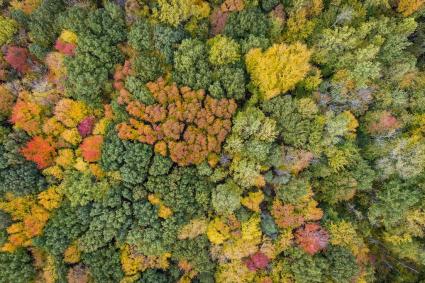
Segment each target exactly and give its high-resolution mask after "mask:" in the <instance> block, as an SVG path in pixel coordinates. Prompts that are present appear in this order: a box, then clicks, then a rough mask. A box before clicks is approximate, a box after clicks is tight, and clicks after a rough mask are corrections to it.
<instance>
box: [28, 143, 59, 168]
mask: <svg viewBox="0 0 425 283" xmlns="http://www.w3.org/2000/svg"><path fill="white" fill-rule="evenodd" d="M21 153H22V155H23V156H24V157H25V158H26V159H27V160H30V161H33V162H35V163H36V164H37V167H38V168H39V169H43V168H46V167H48V166H50V165H52V164H53V161H54V158H55V156H56V149H55V147H54V145H53V143H52V140H51V139H44V138H43V137H40V136H35V137H33V138H32V139H31V140H30V141H29V142H28V143H27V144H26V145H25V147H23V148H22V149H21Z"/></svg>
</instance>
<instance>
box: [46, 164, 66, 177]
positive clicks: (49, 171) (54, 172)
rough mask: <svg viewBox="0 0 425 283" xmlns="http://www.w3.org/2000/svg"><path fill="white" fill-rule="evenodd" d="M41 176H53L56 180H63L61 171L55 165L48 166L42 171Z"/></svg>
mask: <svg viewBox="0 0 425 283" xmlns="http://www.w3.org/2000/svg"><path fill="white" fill-rule="evenodd" d="M43 174H44V175H46V176H53V177H55V178H56V179H58V180H62V179H63V170H62V168H60V167H59V166H57V165H54V166H50V167H48V168H46V169H44V170H43Z"/></svg>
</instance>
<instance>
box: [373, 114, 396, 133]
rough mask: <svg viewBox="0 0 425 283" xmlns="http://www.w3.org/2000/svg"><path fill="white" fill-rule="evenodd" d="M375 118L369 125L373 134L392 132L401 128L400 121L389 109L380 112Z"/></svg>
mask: <svg viewBox="0 0 425 283" xmlns="http://www.w3.org/2000/svg"><path fill="white" fill-rule="evenodd" d="M375 118H376V119H375V121H373V122H371V123H370V124H369V126H368V127H367V130H368V132H369V133H371V134H386V133H391V132H393V131H395V130H397V129H398V128H400V123H399V121H398V120H397V118H396V117H394V116H393V115H392V114H391V113H390V112H388V111H383V112H382V113H379V115H378V116H377V117H375Z"/></svg>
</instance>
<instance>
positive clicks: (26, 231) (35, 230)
mask: <svg viewBox="0 0 425 283" xmlns="http://www.w3.org/2000/svg"><path fill="white" fill-rule="evenodd" d="M7 199H8V200H7V201H6V202H0V210H3V211H5V212H7V213H9V214H10V215H11V216H12V220H13V221H15V223H13V224H12V225H10V226H9V227H8V228H7V233H8V234H9V238H8V242H7V243H6V244H5V245H4V246H3V247H2V251H14V250H15V249H16V248H18V247H20V246H29V245H31V243H32V241H31V240H32V238H34V237H36V236H38V235H40V234H41V233H42V231H43V228H44V225H46V223H47V220H48V219H49V212H48V211H47V210H46V209H44V207H43V206H41V205H39V204H37V202H36V201H35V199H34V198H32V197H30V196H25V197H16V198H14V197H11V196H7Z"/></svg>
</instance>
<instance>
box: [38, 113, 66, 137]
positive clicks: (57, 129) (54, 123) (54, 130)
mask: <svg viewBox="0 0 425 283" xmlns="http://www.w3.org/2000/svg"><path fill="white" fill-rule="evenodd" d="M64 130H65V128H64V126H63V125H62V124H61V123H60V122H59V121H58V120H57V119H56V118H55V117H52V118H49V119H47V120H46V121H45V122H44V124H43V132H44V133H45V134H46V135H51V136H55V137H56V136H59V135H60V134H61V133H62V132H63V131H64Z"/></svg>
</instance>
